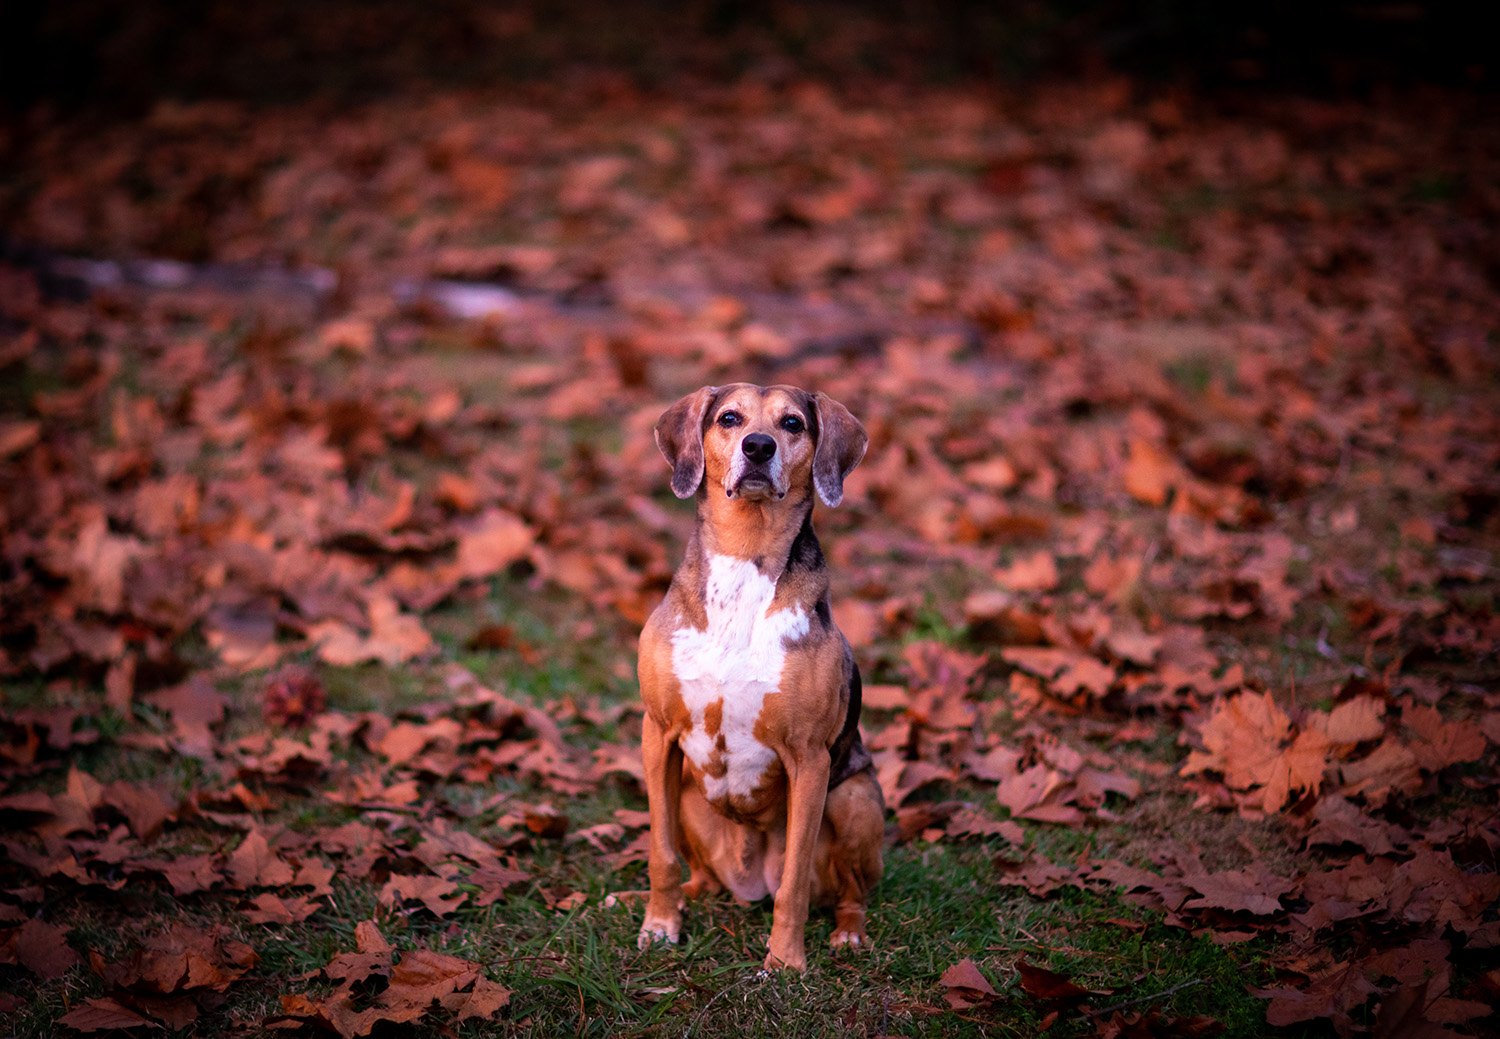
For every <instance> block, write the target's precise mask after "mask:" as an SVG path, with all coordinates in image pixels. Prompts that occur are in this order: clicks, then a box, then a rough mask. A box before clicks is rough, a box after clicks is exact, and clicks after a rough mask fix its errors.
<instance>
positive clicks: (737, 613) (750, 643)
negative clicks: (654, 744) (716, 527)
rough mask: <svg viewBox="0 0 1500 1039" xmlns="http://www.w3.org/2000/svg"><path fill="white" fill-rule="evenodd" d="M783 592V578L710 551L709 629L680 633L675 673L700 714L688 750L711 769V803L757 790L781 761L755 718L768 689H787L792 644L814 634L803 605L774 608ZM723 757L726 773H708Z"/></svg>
mask: <svg viewBox="0 0 1500 1039" xmlns="http://www.w3.org/2000/svg"><path fill="white" fill-rule="evenodd" d="M775 596H776V584H775V582H773V581H771V580H770V579H769V578H767V577H765V576H764V575H763V574H761V572H760V571H759V570H757V569H756V568H755V564H754V563H753V562H751V561H750V560H748V559H737V558H735V557H734V556H718V555H715V556H710V557H709V559H708V581H707V584H706V587H705V596H704V598H705V602H704V609H705V611H706V612H707V614H708V627H707V628H706V629H699V628H692V627H682V628H678V629H677V630H676V631H674V632H673V633H672V673H673V674H675V675H676V676H677V681H678V683H679V684H680V686H681V690H682V700H683V703H684V704H686V705H687V708H688V710H689V711H690V712H691V714H692V725H691V727H690V728H689V729H688V731H687V732H685V733H683V735H682V737H681V745H682V751H683V753H684V754H686V755H687V756H688V757H689V758H690V759H692V761H693V763H694V764H695V765H697V766H698V768H699V769H701V770H705V771H704V773H703V793H704V794H705V795H706V796H707V797H708V799H709V800H710V801H719V800H722V799H723V798H724V797H725V796H726V795H728V796H732V797H735V796H738V797H743V796H746V795H748V794H750V793H752V792H753V791H754V790H755V789H756V788H757V787H758V786H759V785H760V783H761V780H762V778H763V777H764V776H765V772H766V769H767V767H768V766H770V765H771V763H772V762H774V761H775V760H776V752H775V751H773V750H772V749H771V748H770V747H767V746H766V745H764V744H763V743H761V742H760V741H759V740H757V739H756V738H755V722H756V719H758V718H759V717H760V710H761V706H762V704H764V703H765V699H766V694H767V693H773V692H776V691H777V690H778V689H780V688H781V671H782V668H783V667H784V666H785V664H786V644H787V642H788V641H789V640H794V639H798V638H801V637H802V636H803V635H806V634H807V629H808V620H807V614H806V613H805V612H804V611H803V610H802V607H800V606H793V607H791V608H790V609H785V610H777V611H776V612H775V613H767V612H766V611H767V610H768V609H770V606H771V601H772V599H774V598H775ZM715 703H720V704H722V708H721V713H720V718H719V729H718V732H717V733H710V732H709V731H708V726H707V725H705V723H704V714H705V712H706V711H707V710H708V708H709V706H710V705H712V704H715ZM721 739H722V741H723V742H722V744H721V743H720V740H721ZM716 758H717V759H718V760H719V761H720V762H722V763H723V765H725V766H727V771H725V772H724V773H723V774H722V775H720V776H715V775H711V774H709V772H708V771H707V769H709V767H710V766H711V765H712V764H713V763H714V761H715V759H716ZM714 771H718V769H717V768H715V769H714Z"/></svg>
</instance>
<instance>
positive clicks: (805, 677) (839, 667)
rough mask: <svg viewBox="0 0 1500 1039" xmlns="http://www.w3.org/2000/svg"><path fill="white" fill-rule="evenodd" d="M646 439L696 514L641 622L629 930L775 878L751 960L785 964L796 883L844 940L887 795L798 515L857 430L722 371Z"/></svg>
mask: <svg viewBox="0 0 1500 1039" xmlns="http://www.w3.org/2000/svg"><path fill="white" fill-rule="evenodd" d="M656 443H657V446H658V447H660V448H661V452H662V454H664V455H666V457H667V461H668V462H669V463H670V464H671V466H672V492H673V493H674V494H676V495H677V496H678V497H679V498H688V497H694V496H696V498H697V503H698V521H697V526H696V528H695V529H694V531H693V534H692V537H691V538H689V540H688V544H687V553H686V558H684V560H683V563H682V566H681V567H680V568H679V569H678V571H677V573H676V574H675V575H674V576H673V578H672V586H671V588H670V589H669V590H668V592H667V595H666V598H665V599H664V600H663V601H662V604H661V605H660V606H659V607H657V609H656V611H655V612H654V613H653V614H652V615H651V617H650V619H649V620H648V621H647V622H646V627H645V630H644V631H642V632H641V649H640V679H641V696H642V698H643V699H644V700H645V705H646V718H645V730H644V733H643V737H642V744H643V745H642V758H643V760H644V764H645V774H646V794H647V796H648V798H649V799H650V802H651V854H650V866H649V872H650V877H651V891H650V894H649V897H648V899H647V903H646V919H645V923H644V925H643V926H642V927H641V934H640V945H641V947H642V948H644V947H646V946H647V945H649V944H650V943H651V942H652V941H654V940H656V939H665V940H666V941H669V942H675V941H677V938H678V934H679V932H680V930H681V927H682V907H683V901H684V898H685V897H694V896H696V895H699V894H703V893H707V892H713V891H718V890H720V889H721V888H727V889H728V890H729V892H730V894H732V895H733V896H734V897H735V898H736V899H738V900H740V901H743V902H751V901H755V900H757V899H760V898H764V897H765V896H766V895H768V894H774V895H775V897H776V902H775V911H774V916H773V918H772V924H771V937H770V952H769V954H768V955H767V956H766V966H767V967H777V966H784V967H792V968H795V969H798V970H801V969H803V968H804V967H806V965H807V955H806V951H805V948H804V932H805V930H806V924H807V912H808V905H809V902H810V900H811V899H814V898H815V899H817V900H818V901H819V902H823V903H826V902H832V903H834V905H835V913H834V932H833V945H834V946H835V947H837V946H851V947H856V948H857V947H859V946H861V945H864V944H867V942H868V939H867V938H866V936H865V901H866V898H867V896H868V895H869V892H870V889H871V887H873V886H874V884H875V882H876V881H877V880H878V879H879V878H880V872H881V857H880V851H881V840H882V838H883V835H884V821H885V805H884V802H883V800H882V798H881V794H880V787H879V785H878V784H877V783H876V782H875V779H874V777H873V775H872V769H871V766H870V755H869V753H868V752H867V751H866V750H865V748H864V744H863V743H862V742H861V741H860V736H859V707H860V680H859V672H858V670H857V669H856V668H855V665H854V655H853V653H852V652H851V651H850V649H849V643H848V640H846V639H845V638H844V636H843V635H842V633H840V632H839V629H838V628H837V627H836V626H835V625H834V623H833V618H832V616H831V614H830V613H829V596H828V567H827V565H826V564H825V562H824V560H823V553H822V550H821V549H820V548H819V546H818V539H817V536H816V535H815V534H813V529H812V509H813V493H814V491H816V492H817V495H818V497H820V498H822V499H823V501H824V503H825V504H827V505H830V506H833V505H837V504H839V502H840V501H841V500H842V499H843V496H844V477H846V476H847V475H848V474H849V471H850V470H852V469H853V468H854V467H855V466H856V465H858V464H859V460H860V459H861V458H863V457H864V453H865V447H866V445H867V443H868V438H867V437H866V435H865V431H864V427H862V426H861V425H860V424H859V422H858V421H857V420H856V419H855V418H854V416H853V415H851V414H849V411H848V409H846V408H845V407H844V406H843V405H842V404H839V403H838V402H837V401H835V400H832V399H831V398H829V397H828V396H826V395H825V394H822V393H807V392H806V391H804V390H800V389H797V388H795V387H791V386H765V387H763V386H751V385H748V384H745V383H737V384H734V385H731V386H717V387H715V386H705V387H703V389H701V390H699V391H698V392H696V393H692V394H689V395H688V396H686V397H684V398H683V399H682V400H680V401H678V402H677V403H676V404H674V405H672V407H670V408H669V409H667V411H666V413H665V414H664V415H662V417H661V420H660V421H659V422H658V423H657V424H656ZM679 853H681V854H682V855H685V856H686V858H687V863H688V866H689V869H690V877H689V879H688V882H687V884H686V886H684V885H683V882H682V866H681V861H680V859H679V857H678V856H679Z"/></svg>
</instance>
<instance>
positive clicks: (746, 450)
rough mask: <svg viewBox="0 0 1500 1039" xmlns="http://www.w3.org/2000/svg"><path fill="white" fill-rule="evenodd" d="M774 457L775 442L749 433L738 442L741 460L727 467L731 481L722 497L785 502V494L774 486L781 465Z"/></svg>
mask: <svg viewBox="0 0 1500 1039" xmlns="http://www.w3.org/2000/svg"><path fill="white" fill-rule="evenodd" d="M780 461H781V460H780V459H779V458H777V457H776V440H775V438H774V437H769V436H767V435H766V434H764V433H750V434H747V435H746V436H745V438H744V439H743V440H741V441H740V457H738V458H736V459H735V464H734V465H733V466H731V467H730V479H729V480H728V481H726V484H727V486H726V487H725V488H724V493H725V494H726V495H727V496H728V497H730V498H734V497H740V498H749V499H751V500H757V499H765V498H770V497H776V498H785V497H786V491H785V490H784V489H782V488H780V487H778V486H777V483H778V482H779V481H778V479H777V477H779V476H780V475H781V474H780V472H779V470H780V468H781V465H780Z"/></svg>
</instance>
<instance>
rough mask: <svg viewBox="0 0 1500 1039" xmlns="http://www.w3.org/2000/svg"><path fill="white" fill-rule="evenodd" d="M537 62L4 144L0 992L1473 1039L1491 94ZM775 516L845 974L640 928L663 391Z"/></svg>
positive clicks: (473, 1028) (1498, 483)
mask: <svg viewBox="0 0 1500 1039" xmlns="http://www.w3.org/2000/svg"><path fill="white" fill-rule="evenodd" d="M1494 116H1495V112H1494V110H1493V105H1492V104H1491V103H1490V102H1489V101H1488V100H1487V99H1484V98H1482V97H1480V96H1477V95H1467V94H1456V93H1439V92H1433V93H1430V94H1414V95H1413V96H1411V97H1409V98H1406V99H1403V100H1388V101H1386V102H1384V103H1380V104H1376V103H1373V102H1361V101H1330V100H1314V99H1309V98H1300V97H1292V96H1271V95H1265V96H1261V97H1258V98H1253V99H1240V100H1239V101H1238V102H1236V103H1235V104H1232V105H1229V104H1224V103H1222V102H1221V99H1211V98H1203V97H1196V96H1194V95H1192V94H1190V93H1186V92H1184V91H1181V90H1174V89H1171V88H1167V87H1152V86H1148V85H1144V84H1141V83H1137V82H1132V81H1129V80H1124V79H1118V78H1097V79H1090V80H1084V81H1073V82H1058V81H1054V82H1046V83H1040V84H1036V85H1034V86H1031V87H1028V88H1027V89H1025V90H1020V89H1007V88H999V87H993V86H985V87H980V86H961V85H917V84H910V83H901V82H898V81H888V82H871V81H865V82H860V83H856V84H849V85H846V86H843V87H838V86H829V85H828V83H827V82H826V81H821V80H815V79H811V78H806V79H804V78H798V77H795V76H793V77H789V78H783V79H782V80H780V81H778V82H775V83H773V84H767V83H762V82H755V81H753V80H750V79H746V80H745V81H743V82H740V83H737V84H730V85H723V84H717V85H716V84H714V83H710V82H703V81H692V82H682V83H676V84H671V85H670V86H668V87H663V86H656V87H637V86H632V85H630V84H629V82H628V81H626V80H622V79H621V78H619V77H615V76H608V75H599V76H588V75H577V76H572V77H566V78H563V79H560V80H559V81H557V82H548V83H530V84H526V85H512V86H508V87H505V88H503V89H502V88H484V87H480V86H473V87H458V86H443V87H429V88H423V89H418V88H412V89H410V90H404V91H400V92H394V93H392V94H390V95H388V96H380V97H371V98H368V99H366V100H364V101H362V102H359V103H352V102H348V101H342V102H340V103H338V104H331V103H329V104H323V103H317V102H312V101H300V102H277V103H266V104H255V103H247V102H242V101H203V102H193V103H184V102H168V101H163V102H160V103H158V104H156V105H154V106H153V107H152V108H151V109H150V111H149V112H147V113H145V114H143V115H140V116H130V117H125V116H111V117H102V116H100V115H98V114H97V113H96V114H90V113H87V112H84V113H78V112H74V113H71V114H64V113H61V112H54V113H52V114H47V113H46V112H38V113H33V114H32V115H31V116H30V117H28V119H27V120H26V121H23V122H17V123H16V124H15V125H13V126H12V127H10V128H9V129H8V130H7V131H6V133H5V136H3V137H0V226H3V227H4V228H5V236H6V238H5V241H4V243H3V249H0V536H3V560H0V594H3V601H4V609H3V614H0V826H3V833H0V1017H3V1019H4V1020H5V1021H6V1022H7V1024H6V1026H5V1029H4V1030H5V1031H7V1032H8V1033H11V1034H15V1035H24V1036H38V1037H40V1036H50V1035H55V1034H58V1031H57V1030H58V1028H59V1027H60V1026H62V1025H66V1026H68V1027H70V1028H71V1029H74V1030H76V1031H78V1032H102V1031H108V1030H116V1029H118V1030H124V1031H130V1030H132V1029H135V1030H139V1031H138V1034H144V1032H145V1030H148V1029H154V1028H165V1029H167V1030H168V1031H175V1032H179V1033H181V1034H191V1035H199V1034H201V1035H230V1034H249V1033H257V1034H258V1033H261V1032H263V1031H266V1030H268V1029H277V1030H280V1029H302V1030H305V1031H309V1032H311V1031H316V1030H319V1029H323V1030H333V1031H336V1032H338V1033H340V1034H342V1035H345V1036H357V1035H365V1034H371V1033H372V1032H375V1033H377V1034H378V1032H379V1031H380V1030H381V1029H383V1028H387V1027H389V1025H388V1024H384V1023H389V1022H396V1023H409V1025H410V1027H411V1028H412V1029H414V1031H413V1032H412V1033H411V1034H417V1035H439V1034H442V1035H449V1034H455V1033H456V1034H463V1035H470V1034H504V1035H511V1034H515V1035H529V1034H537V1035H553V1034H574V1035H599V1036H616V1035H663V1036H665V1035H684V1034H691V1035H694V1036H704V1037H711V1036H731V1035H732V1036H748V1035H778V1036H793V1035H809V1036H821V1035H827V1034H834V1033H838V1034H853V1035H864V1036H882V1035H944V1036H951V1035H963V1034H974V1035H992V1034H993V1035H1014V1036H1029V1035H1034V1034H1037V1032H1038V1031H1039V1030H1042V1029H1047V1030H1048V1031H1049V1034H1055V1035H1059V1036H1096V1035H1097V1036H1104V1037H1113V1036H1198V1035H1212V1034H1228V1035H1239V1036H1251V1035H1259V1034H1264V1033H1265V1032H1266V1031H1267V1029H1268V1028H1270V1027H1272V1026H1275V1027H1277V1028H1279V1029H1285V1030H1286V1031H1287V1032H1288V1034H1305V1035H1324V1034H1329V1033H1332V1032H1337V1033H1338V1034H1339V1035H1345V1036H1347V1035H1359V1034H1374V1035H1378V1036H1443V1035H1455V1036H1458V1035H1492V1034H1495V1033H1496V1029H1497V1027H1500V1022H1497V1018H1496V1017H1495V1016H1494V1015H1493V1014H1492V1008H1493V1007H1494V1006H1496V1005H1500V952H1497V947H1500V918H1497V914H1496V910H1495V902H1496V899H1497V896H1500V870H1497V863H1500V859H1497V852H1500V802H1497V798H1500V767H1497V766H1500V663H1497V658H1496V645H1497V640H1500V613H1497V592H1500V559H1497V551H1500V510H1497V505H1500V380H1497V370H1500V368H1497V359H1500V356H1497V355H1500V340H1497V331H1500V330H1497V315H1500V120H1497V119H1495V118H1494ZM741 380H743V381H752V382H761V383H773V382H783V383H791V384H796V385H801V386H805V387H809V388H814V389H818V390H822V391H824V392H826V393H828V394H829V395H830V396H832V397H834V398H835V399H837V400H839V401H841V402H842V403H844V404H845V405H847V406H848V407H849V408H850V409H851V411H852V412H853V413H854V414H855V415H856V416H858V417H859V418H860V419H861V420H862V421H863V423H864V425H865V427H866V428H867V430H868V431H869V433H870V437H871V445H870V450H869V453H868V455H867V457H866V458H865V460H864V462H863V464H862V465H861V466H860V467H859V468H858V469H857V470H856V471H855V472H854V473H853V474H852V475H851V477H850V478H849V481H848V483H847V485H846V496H845V500H844V503H843V505H842V506H841V507H840V508H838V509H836V510H826V509H821V508H820V509H819V513H818V516H817V523H818V529H819V532H820V535H821V537H822V541H823V545H824V548H825V551H826V552H827V555H828V557H829V559H830V562H831V565H832V572H833V581H834V603H835V605H834V614H835V617H836V619H837V621H838V623H839V625H840V627H841V628H842V629H843V631H844V632H845V633H846V635H847V636H848V637H849V639H850V641H851V642H852V643H853V645H854V647H855V653H856V656H857V658H858V661H859V665H860V667H861V669H862V671H863V673H864V676H865V682H866V694H865V709H864V719H863V725H864V733H865V738H866V743H867V745H868V746H869V747H870V748H871V749H872V751H873V753H874V755H875V759H876V765H875V767H876V770H877V775H878V778H879V781H880V784H881V787H882V789H883V790H884V793H885V796H886V800H887V804H888V807H889V809H890V815H889V819H890V830H889V835H888V836H889V840H888V844H889V847H888V849H887V852H886V873H885V877H884V879H883V881H882V882H881V884H880V886H879V887H878V888H877V889H876V891H875V893H874V897H873V905H872V910H871V923H870V936H871V938H872V940H873V949H872V950H870V951H868V952H864V953H861V954H858V955H855V954H850V953H847V952H836V953H829V952H828V951H827V948H826V942H827V938H828V935H829V933H830V930H831V926H830V925H831V921H830V920H829V919H828V918H826V917H825V916H822V915H817V914H815V915H814V918H813V922H812V923H811V924H810V934H809V950H810V963H809V970H808V971H807V973H806V974H804V975H800V976H793V975H766V974H762V973H761V972H760V971H759V966H760V963H761V960H762V958H763V956H764V940H765V936H766V934H767V933H768V931H769V927H770V908H769V905H757V906H752V907H748V908H747V907H739V906H735V905H733V904H731V903H729V902H727V901H717V902H708V903H705V904H702V905H694V906H692V907H690V909H689V911H688V916H687V926H686V933H685V936H684V941H683V943H682V945H681V946H680V947H677V948H674V949H670V950H664V949H659V948H658V949H651V950H647V951H639V950H637V948H636V942H635V936H636V931H637V929H638V927H639V925H640V920H639V916H640V911H641V909H640V906H639V905H632V904H628V903H621V904H612V903H611V900H610V899H609V898H608V897H607V896H608V895H609V893H610V892H613V891H616V890H622V889H630V888H639V887H642V886H644V882H645V881H644V865H643V860H644V854H645V853H644V837H645V822H646V816H645V812H644V809H645V807H646V805H645V800H644V795H643V792H642V789H641V786H640V782H639V780H640V763H639V735H640V725H641V711H640V706H639V700H638V692H637V689H636V684H635V679H634V663H635V660H634V655H635V644H636V636H637V634H638V632H639V629H640V625H641V623H642V621H643V620H644V619H645V617H646V615H647V613H648V612H649V610H650V609H651V608H652V606H653V604H654V603H655V602H656V601H658V600H659V598H660V596H661V595H662V593H663V591H664V589H665V587H666V585H667V583H668V581H669V580H670V577H671V573H672V570H673V567H674V565H675V563H676V561H677V559H678V558H679V557H680V555H681V551H682V546H683V543H684V540H685V537H686V533H687V531H688V529H689V527H690V525H691V522H692V514H691V504H690V503H681V502H678V501H677V500H676V499H674V498H673V497H672V495H671V493H670V491H669V490H668V487H667V476H668V470H667V468H666V466H665V464H664V463H663V460H662V459H661V457H660V455H659V454H658V453H657V450H656V448H655V446H654V444H653V442H652V437H651V428H652V426H653V424H654V423H655V421H656V419H657V417H658V416H659V415H660V413H661V412H662V410H663V409H664V408H665V407H667V406H668V405H669V404H671V402H672V401H674V400H675V399H677V398H678V397H680V396H681V395H683V394H685V393H688V392H691V391H693V390H694V389H696V388H698V387H699V386H701V385H704V384H718V383H723V382H729V381H741Z"/></svg>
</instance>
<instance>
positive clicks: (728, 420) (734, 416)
mask: <svg viewBox="0 0 1500 1039" xmlns="http://www.w3.org/2000/svg"><path fill="white" fill-rule="evenodd" d="M742 421H744V420H743V419H741V418H740V413H739V412H738V411H726V412H724V414H722V415H720V416H719V425H721V426H723V427H724V428H725V429H733V428H734V427H735V426H738V425H739V424H740V423H741V422H742Z"/></svg>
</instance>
